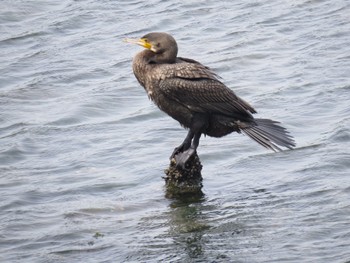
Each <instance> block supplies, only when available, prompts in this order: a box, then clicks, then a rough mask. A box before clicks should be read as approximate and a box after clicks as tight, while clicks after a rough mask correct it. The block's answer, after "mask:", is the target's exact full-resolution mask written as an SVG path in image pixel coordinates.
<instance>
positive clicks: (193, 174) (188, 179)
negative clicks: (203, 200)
mask: <svg viewBox="0 0 350 263" xmlns="http://www.w3.org/2000/svg"><path fill="white" fill-rule="evenodd" d="M201 171H202V164H201V161H200V160H199V157H198V155H197V153H195V155H194V156H193V157H192V158H191V159H190V160H188V161H187V163H186V169H181V168H178V167H176V160H175V158H172V159H171V160H170V164H169V167H168V168H167V169H166V170H165V171H164V172H165V174H166V176H165V177H164V179H165V186H166V196H167V197H168V198H172V197H177V196H183V195H202V194H203V193H202V190H201V189H202V187H203V185H202V181H203V178H202V174H201Z"/></svg>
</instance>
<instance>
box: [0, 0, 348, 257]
mask: <svg viewBox="0 0 350 263" xmlns="http://www.w3.org/2000/svg"><path fill="white" fill-rule="evenodd" d="M0 10H1V11H0V192H1V197H2V198H1V200H0V211H1V212H0V219H1V225H0V261H1V262H82V261H83V262H348V261H349V260H350V252H349V247H350V230H349V229H350V228H349V222H350V177H349V174H350V169H349V166H350V154H349V146H350V144H349V141H350V129H349V127H350V125H349V114H350V110H349V100H350V92H349V91H350V77H349V76H350V45H349V43H350V24H349V21H350V16H349V14H350V4H349V3H348V2H347V1H341V0H335V1H330V0H323V1H322V0H321V1H315V0H311V1H310V0H309V1H306V0H298V1H289V2H288V1H278V0H274V1H266V0H265V1H258V2H256V1H235V2H231V1H206V3H205V4H204V3H203V1H186V2H185V3H183V2H182V1H159V0H151V1H146V2H144V1H96V0H89V1H72V0H63V1H59V2H57V1H9V0H5V1H1V3H0ZM152 31H166V32H169V33H171V34H172V35H173V36H174V37H175V38H176V39H177V41H178V45H179V49H180V50H179V55H180V56H183V57H191V58H193V59H196V60H199V61H201V62H202V63H203V64H205V65H207V66H210V67H211V68H212V69H213V70H214V71H215V72H217V73H218V74H219V75H220V76H221V77H222V80H223V82H224V83H226V84H227V85H228V86H229V87H230V88H232V89H233V90H234V91H235V92H236V93H237V94H238V95H240V96H241V97H243V98H244V99H245V100H247V101H249V102H250V103H251V104H252V105H253V106H254V107H255V108H256V109H257V110H258V112H259V117H268V118H273V119H275V120H279V121H282V122H283V124H284V126H285V127H287V128H288V129H289V130H290V131H291V133H292V134H293V135H294V137H295V139H296V142H297V148H296V149H295V150H292V151H284V152H281V153H272V152H269V151H267V150H265V149H263V148H262V147H260V146H259V145H257V144H256V143H255V142H253V141H251V140H249V139H248V138H247V137H245V136H243V135H238V134H232V135H230V136H227V137H224V138H221V139H213V138H208V137H206V138H203V139H202V140H201V145H200V148H199V156H200V157H201V160H202V164H203V165H204V168H203V177H204V182H203V183H204V188H203V193H204V195H203V196H202V197H198V198H177V199H168V198H166V197H165V191H164V181H163V179H162V178H161V177H162V176H163V175H164V174H163V170H164V169H165V168H166V167H167V165H168V156H169V155H170V154H171V152H172V150H173V148H174V147H175V146H177V145H178V144H180V142H181V141H182V140H183V138H184V136H185V134H186V131H185V130H183V129H182V128H181V127H180V126H179V125H178V123H176V122H175V121H174V120H172V119H171V118H169V117H168V116H166V115H165V114H163V113H161V112H160V111H159V110H158V109H157V108H156V107H155V106H154V105H153V104H152V103H151V102H150V101H149V100H148V99H147V96H146V94H145V92H144V90H143V89H142V88H141V87H140V86H139V84H138V83H137V81H136V80H135V78H134V76H133V74H132V70H131V61H132V57H133V56H134V54H135V53H136V52H138V51H140V50H141V49H140V47H137V46H133V45H127V44H125V43H123V42H122V39H123V38H124V37H141V36H143V35H144V34H146V33H148V32H152Z"/></svg>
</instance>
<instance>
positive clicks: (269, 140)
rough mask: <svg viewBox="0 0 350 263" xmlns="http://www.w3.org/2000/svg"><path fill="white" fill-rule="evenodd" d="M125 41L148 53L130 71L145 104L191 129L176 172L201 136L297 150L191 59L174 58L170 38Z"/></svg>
mask: <svg viewBox="0 0 350 263" xmlns="http://www.w3.org/2000/svg"><path fill="white" fill-rule="evenodd" d="M126 41H127V42H130V43H135V44H138V45H141V46H143V47H145V48H146V49H145V50H143V51H142V52H140V53H138V54H137V55H136V56H135V58H134V60H133V71H134V74H135V76H136V78H137V80H138V81H139V83H140V84H141V85H142V86H143V87H144V89H145V90H146V92H147V94H148V96H149V98H150V99H151V100H152V101H153V102H154V103H155V104H156V105H157V106H158V107H159V108H160V109H161V110H162V111H164V112H166V113H167V114H168V115H169V116H171V117H172V118H174V119H175V120H177V121H178V122H180V124H181V125H182V126H184V127H185V128H188V129H189V131H188V134H187V136H186V138H185V140H184V141H183V143H182V144H181V145H180V146H179V147H176V148H175V150H174V152H173V154H172V155H171V158H172V157H175V159H176V162H177V166H178V167H181V168H185V164H186V162H187V161H188V160H189V159H190V158H191V156H192V155H193V154H194V153H195V152H196V150H197V147H198V145H199V139H200V137H201V135H202V134H205V135H208V136H212V137H222V136H225V135H227V134H229V133H232V132H238V133H240V132H244V133H245V134H247V135H248V136H249V137H250V138H252V139H253V140H255V141H256V142H258V143H259V144H261V145H262V146H264V147H266V148H269V149H271V150H273V151H280V150H282V149H281V147H286V148H289V149H292V148H293V147H294V146H295V143H294V140H293V138H292V136H290V135H289V133H288V132H287V130H286V129H285V128H283V127H282V126H280V124H279V122H276V121H273V120H269V119H257V118H254V117H253V115H252V114H254V113H256V111H255V109H254V108H253V107H252V106H250V105H249V104H248V103H247V102H245V101H244V100H243V99H241V98H239V97H238V96H237V95H236V94H235V93H234V92H233V91H232V90H231V89H229V88H228V87H226V86H225V85H224V84H223V83H222V82H221V81H220V80H219V79H218V77H217V75H216V74H215V73H214V72H212V71H211V70H210V69H209V68H208V67H206V66H204V65H202V64H201V63H199V62H197V61H195V60H193V59H188V58H181V57H177V51H178V48H177V44H176V41H175V39H174V38H173V37H172V36H171V35H169V34H167V33H160V32H154V33H149V34H147V35H145V36H144V37H142V38H141V39H139V40H133V39H126Z"/></svg>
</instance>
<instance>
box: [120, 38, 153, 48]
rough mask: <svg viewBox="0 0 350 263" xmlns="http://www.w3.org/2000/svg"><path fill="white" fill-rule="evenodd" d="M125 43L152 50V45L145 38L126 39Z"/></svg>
mask: <svg viewBox="0 0 350 263" xmlns="http://www.w3.org/2000/svg"><path fill="white" fill-rule="evenodd" d="M124 42H127V43H131V44H137V45H139V46H141V47H144V48H147V49H152V45H151V44H150V43H149V42H148V41H147V40H146V39H145V38H140V39H134V38H125V39H124Z"/></svg>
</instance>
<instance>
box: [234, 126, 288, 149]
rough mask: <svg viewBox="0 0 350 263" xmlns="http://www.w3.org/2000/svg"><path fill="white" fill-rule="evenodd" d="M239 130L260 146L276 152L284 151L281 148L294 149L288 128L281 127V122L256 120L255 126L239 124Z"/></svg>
mask: <svg viewBox="0 0 350 263" xmlns="http://www.w3.org/2000/svg"><path fill="white" fill-rule="evenodd" d="M237 124H238V126H239V128H240V129H241V130H242V131H243V132H244V133H245V134H246V135H248V136H249V137H250V138H252V139H253V140H254V141H256V142H257V143H259V144H260V145H262V146H264V147H266V148H268V149H271V150H273V151H275V152H277V151H282V149H281V148H280V147H279V146H281V147H286V148H288V149H293V147H295V142H294V139H293V137H292V136H291V135H290V134H289V132H288V131H287V130H286V128H284V127H282V126H280V125H279V124H280V123H279V122H277V121H273V120H269V119H255V125H248V124H247V123H244V122H240V123H237Z"/></svg>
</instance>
